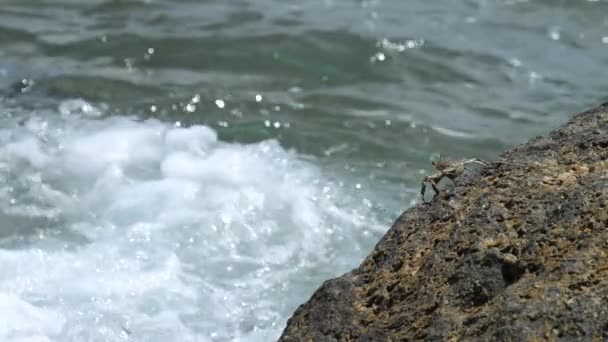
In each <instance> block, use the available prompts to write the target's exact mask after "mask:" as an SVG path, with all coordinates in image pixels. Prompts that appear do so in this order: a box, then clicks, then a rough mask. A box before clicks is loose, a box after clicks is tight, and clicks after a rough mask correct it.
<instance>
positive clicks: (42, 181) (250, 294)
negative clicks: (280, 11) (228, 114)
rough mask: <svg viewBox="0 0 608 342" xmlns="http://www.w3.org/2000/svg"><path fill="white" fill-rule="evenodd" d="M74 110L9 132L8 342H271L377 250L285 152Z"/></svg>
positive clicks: (334, 196) (0, 131) (1, 163)
mask: <svg viewBox="0 0 608 342" xmlns="http://www.w3.org/2000/svg"><path fill="white" fill-rule="evenodd" d="M78 106H79V107H81V108H85V107H86V108H87V111H89V112H95V113H97V109H96V108H93V107H90V106H91V105H89V104H86V103H81V102H78ZM67 107H69V108H70V109H71V108H72V107H74V103H69V104H63V107H61V108H63V111H60V113H41V114H40V115H36V113H33V114H32V115H31V116H30V118H29V119H27V120H25V121H24V122H23V124H22V125H17V124H16V121H15V123H13V124H14V125H5V126H6V127H0V222H2V223H0V225H1V227H0V315H2V317H5V318H6V317H10V319H9V320H4V319H3V320H2V321H0V340H23V341H26V340H27V341H83V340H95V341H225V340H234V341H256V340H259V341H268V340H273V339H276V338H277V337H278V334H279V333H280V331H281V329H282V328H283V325H284V323H285V320H286V319H287V317H288V316H289V315H290V314H291V312H292V310H293V309H295V307H296V306H297V305H298V304H300V303H301V302H302V301H304V300H306V299H307V298H308V296H309V295H310V293H311V291H312V290H313V289H314V288H316V287H317V286H318V285H319V284H320V282H321V281H322V279H324V278H326V277H328V276H333V275H337V274H339V273H341V272H344V271H346V270H348V269H349V268H350V267H354V266H356V260H357V258H359V257H361V256H362V255H363V254H365V252H366V250H362V249H365V248H369V247H370V246H371V244H372V243H373V242H370V241H368V242H363V241H365V239H366V237H365V236H366V234H367V233H368V230H370V229H377V228H378V227H379V225H378V223H377V222H376V221H375V219H374V218H373V212H372V210H371V209H370V208H368V206H367V205H365V204H364V203H362V202H361V201H360V199H359V198H357V196H356V194H353V193H349V192H348V191H345V190H344V189H343V188H341V187H340V186H339V185H337V184H336V183H335V182H333V181H331V180H330V179H329V178H328V177H327V176H325V175H323V174H322V173H321V172H320V171H319V170H318V169H317V168H315V167H314V166H313V165H311V164H310V163H308V162H303V161H300V160H299V159H298V158H297V155H295V154H294V153H292V152H287V151H286V150H284V149H283V148H282V147H281V146H280V145H279V144H278V143H277V142H276V141H273V140H269V141H263V142H259V143H256V144H250V145H240V144H229V143H224V142H221V141H219V140H218V138H217V136H216V133H215V132H214V131H213V130H211V129H209V128H207V127H202V126H195V127H190V128H176V127H174V126H173V125H170V124H166V123H162V122H159V121H156V120H148V121H138V120H134V119H129V118H125V117H110V118H105V119H90V118H87V117H78V118H74V117H73V116H71V115H66V114H65V113H66V111H67V109H66V108H67ZM9 126H10V127H9ZM353 191H354V190H353ZM380 229H381V228H380Z"/></svg>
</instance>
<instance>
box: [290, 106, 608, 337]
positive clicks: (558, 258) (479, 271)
mask: <svg viewBox="0 0 608 342" xmlns="http://www.w3.org/2000/svg"><path fill="white" fill-rule="evenodd" d="M607 206H608V104H604V105H602V106H600V107H598V108H596V109H593V110H590V111H587V112H584V113H580V114H577V115H576V116H574V118H573V119H572V120H571V121H570V122H569V123H568V124H566V125H565V126H563V127H561V128H559V129H557V130H555V131H553V132H552V133H551V134H549V135H548V136H547V137H540V138H535V139H533V140H531V141H530V142H529V143H527V144H524V145H521V146H519V147H517V148H515V149H513V150H511V151H508V152H506V153H504V154H503V155H501V156H500V158H499V159H498V160H497V161H496V162H493V163H491V165H490V166H489V167H486V168H484V169H482V170H480V172H479V173H478V174H477V175H476V177H467V178H465V179H462V180H460V181H457V182H455V185H453V186H448V187H446V188H445V189H443V190H442V192H441V193H440V195H439V196H437V197H436V198H435V199H434V200H433V202H432V203H430V204H427V205H419V206H416V207H414V208H411V209H409V210H407V211H406V212H404V213H403V214H402V215H401V217H399V218H398V219H397V221H396V222H395V223H394V224H393V226H392V227H391V228H390V229H389V231H388V232H387V233H386V235H385V236H384V237H383V238H382V240H381V241H380V242H379V243H378V244H377V245H376V247H375V249H374V251H373V252H372V253H371V254H370V255H369V256H368V257H367V258H366V259H365V260H364V261H363V263H362V264H361V265H360V266H359V267H358V268H356V269H354V270H353V271H351V272H350V273H347V274H345V275H343V276H342V277H339V278H337V279H332V280H328V281H327V282H325V283H324V284H323V286H321V288H319V289H318V290H317V291H316V292H315V293H314V295H313V296H312V298H310V300H309V301H308V302H307V303H305V304H303V305H301V306H300V307H299V308H298V309H297V310H296V312H295V313H294V315H293V317H291V318H290V319H289V321H288V323H287V327H286V328H285V330H284V332H283V335H282V336H281V341H413V340H438V341H439V340H441V341H459V340H499V341H527V340H530V341H531V340H564V341H570V340H598V341H599V340H606V339H608V258H607V256H608V208H607Z"/></svg>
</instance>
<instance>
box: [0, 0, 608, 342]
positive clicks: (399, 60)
mask: <svg viewBox="0 0 608 342" xmlns="http://www.w3.org/2000/svg"><path fill="white" fill-rule="evenodd" d="M0 43H1V44H0V219H1V220H0V270H2V271H1V272H0V312H1V313H2V316H3V317H10V319H7V320H4V321H2V322H0V340H15V341H17V340H23V341H25V340H27V341H82V340H95V341H97V340H104V341H166V340H175V341H229V340H239V341H267V340H273V339H276V338H277V337H278V335H279V334H280V332H281V329H282V328H283V326H284V324H285V321H286V319H287V318H288V317H289V315H290V314H291V313H292V312H293V310H294V309H295V308H296V307H297V305H299V304H300V303H302V302H303V301H305V300H306V299H307V298H308V297H309V296H310V295H311V293H312V291H313V290H314V289H315V288H316V287H318V286H319V285H320V284H321V283H322V281H323V280H324V279H327V278H328V277H333V276H336V275H339V274H341V273H343V272H346V271H348V270H349V269H351V268H352V267H355V266H357V265H358V263H359V262H360V261H361V259H362V258H363V257H364V256H365V255H366V254H367V253H368V252H369V250H370V249H371V248H373V245H374V244H375V243H376V242H377V240H378V239H379V238H380V237H381V236H382V233H383V232H384V231H385V230H386V228H387V227H388V226H389V225H390V223H391V222H392V220H394V218H395V217H396V216H397V215H398V214H399V213H400V212H401V211H402V210H403V209H405V208H407V207H409V206H411V205H412V204H414V203H415V202H416V200H417V198H416V195H417V191H418V185H419V180H420V177H421V175H422V174H424V173H427V172H429V171H430V170H429V161H430V160H431V159H434V158H436V157H437V156H438V155H439V154H440V153H441V154H442V155H447V156H452V157H480V158H486V159H492V158H495V157H496V156H497V155H498V153H500V152H501V151H503V150H504V149H507V148H509V147H511V146H514V145H516V144H518V143H522V142H524V141H526V140H527V139H528V138H530V137H532V136H535V135H538V134H544V133H546V132H548V131H549V130H550V129H551V128H553V127H555V126H557V125H559V124H561V123H564V122H565V121H566V120H567V119H568V117H569V116H570V115H571V114H572V113H574V112H576V111H579V110H583V109H585V108H587V107H589V106H592V105H594V104H597V103H599V102H602V101H603V100H605V99H606V94H608V83H606V81H605V77H602V75H603V71H604V70H605V68H606V65H608V3H607V2H606V1H483V0H478V1H464V2H457V3H443V4H441V5H439V4H430V3H428V2H425V1H408V2H402V1H396V0H394V1H387V0H384V1H380V0H376V1H374V0H370V1H335V0H334V1H330V0H326V1H311V2H307V3H306V4H300V2H295V1H276V0H275V1H270V0H258V1H231V2H229V3H228V2H225V1H185V0H173V1H163V2H161V1H101V0H100V1H87V2H82V1H67V0H64V1H46V2H40V1H4V2H3V4H2V6H0Z"/></svg>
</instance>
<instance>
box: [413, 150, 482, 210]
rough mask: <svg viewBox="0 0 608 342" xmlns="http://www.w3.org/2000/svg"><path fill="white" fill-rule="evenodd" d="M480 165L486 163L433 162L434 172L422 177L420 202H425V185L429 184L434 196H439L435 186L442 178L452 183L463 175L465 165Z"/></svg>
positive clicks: (468, 161) (474, 161)
mask: <svg viewBox="0 0 608 342" xmlns="http://www.w3.org/2000/svg"><path fill="white" fill-rule="evenodd" d="M473 163H475V164H480V165H483V166H488V164H487V163H486V162H484V161H483V160H481V159H477V158H474V159H468V160H441V159H440V160H436V161H433V162H432V164H433V166H434V167H435V170H436V172H435V173H433V174H432V175H430V176H426V177H424V179H423V180H422V187H421V189H420V196H421V197H422V202H426V201H425V200H424V192H425V191H426V183H431V187H433V191H435V196H437V195H438V194H439V187H438V186H437V184H439V182H440V181H441V180H442V179H443V177H447V178H448V179H449V180H451V181H454V179H455V178H456V177H458V176H460V175H462V174H463V173H464V171H465V170H468V169H467V168H466V165H467V164H473Z"/></svg>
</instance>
